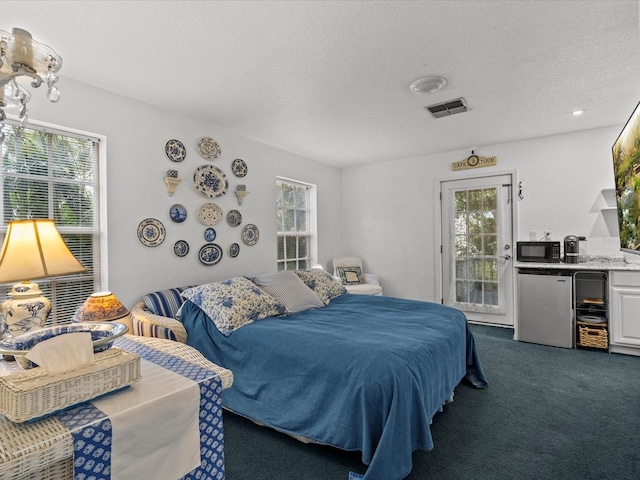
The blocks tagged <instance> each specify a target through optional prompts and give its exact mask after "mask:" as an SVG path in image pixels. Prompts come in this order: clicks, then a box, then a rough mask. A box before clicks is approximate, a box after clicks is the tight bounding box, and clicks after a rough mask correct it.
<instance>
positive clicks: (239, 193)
mask: <svg viewBox="0 0 640 480" xmlns="http://www.w3.org/2000/svg"><path fill="white" fill-rule="evenodd" d="M247 195H249V192H247V186H246V185H238V186H236V197H238V205H240V206H241V205H242V200H244V197H246V196H247Z"/></svg>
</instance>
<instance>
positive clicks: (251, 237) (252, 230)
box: [242, 223, 260, 246]
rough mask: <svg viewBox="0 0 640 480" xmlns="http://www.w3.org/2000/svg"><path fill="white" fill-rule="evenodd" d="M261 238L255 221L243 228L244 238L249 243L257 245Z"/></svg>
mask: <svg viewBox="0 0 640 480" xmlns="http://www.w3.org/2000/svg"><path fill="white" fill-rule="evenodd" d="M259 239H260V232H259V231H258V227H256V226H255V225H254V224H253V223H247V225H245V227H244V229H243V230H242V240H243V241H244V243H246V244H247V245H249V246H251V245H255V244H256V243H258V240H259Z"/></svg>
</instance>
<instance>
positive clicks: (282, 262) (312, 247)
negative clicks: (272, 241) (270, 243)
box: [275, 176, 318, 271]
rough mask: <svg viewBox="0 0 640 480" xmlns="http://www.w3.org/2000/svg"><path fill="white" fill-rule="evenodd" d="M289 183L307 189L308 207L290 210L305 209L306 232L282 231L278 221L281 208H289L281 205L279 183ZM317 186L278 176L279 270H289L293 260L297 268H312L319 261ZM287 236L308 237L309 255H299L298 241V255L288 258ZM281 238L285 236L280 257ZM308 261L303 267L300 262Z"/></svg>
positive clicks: (277, 256)
mask: <svg viewBox="0 0 640 480" xmlns="http://www.w3.org/2000/svg"><path fill="white" fill-rule="evenodd" d="M280 183H282V184H287V185H291V186H294V187H303V188H304V189H305V190H306V203H307V205H306V208H304V209H301V208H299V207H293V208H289V209H288V210H296V211H300V210H303V211H305V212H306V225H307V229H306V231H304V232H296V231H293V232H285V231H280V225H279V222H278V214H279V212H280V210H281V209H287V207H286V206H283V205H280V198H279V194H278V184H280ZM317 204H318V201H317V187H316V185H314V184H312V183H308V182H303V181H300V180H294V179H292V178H287V177H281V176H277V177H276V202H275V206H276V267H277V270H278V271H281V270H287V269H288V268H287V266H288V264H289V263H291V262H295V265H296V267H295V268H296V269H298V268H311V267H312V266H313V265H315V264H317V263H318V260H317V259H318V235H317V223H318V220H317V218H318V216H317ZM286 237H296V238H297V239H299V238H307V256H306V257H300V256H299V255H298V247H299V245H298V243H297V242H296V257H295V258H288V257H287V248H286ZM280 238H284V242H285V243H284V245H283V249H282V251H283V254H284V257H283V258H280V252H279V248H278V247H279V243H280ZM304 261H306V262H307V263H308V265H307V266H306V267H301V265H300V263H301V262H304Z"/></svg>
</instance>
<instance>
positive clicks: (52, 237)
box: [0, 219, 86, 335]
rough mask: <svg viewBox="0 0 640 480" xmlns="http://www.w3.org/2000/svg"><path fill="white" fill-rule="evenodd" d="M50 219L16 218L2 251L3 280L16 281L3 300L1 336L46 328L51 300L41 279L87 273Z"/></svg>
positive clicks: (0, 322) (0, 270) (6, 281)
mask: <svg viewBox="0 0 640 480" xmlns="http://www.w3.org/2000/svg"><path fill="white" fill-rule="evenodd" d="M83 272H86V269H85V268H84V267H83V266H82V264H81V263H80V262H79V261H78V260H76V257H74V256H73V253H71V251H70V250H69V248H68V247H67V245H66V243H64V240H63V239H62V237H61V236H60V234H59V233H58V230H57V229H56V226H55V223H54V222H53V220H50V219H35V220H13V221H11V222H9V223H8V226H7V234H6V236H5V237H4V243H3V244H2V250H0V283H8V282H16V281H18V282H20V283H16V284H15V285H14V286H13V287H12V288H11V291H10V292H9V298H7V299H6V300H5V301H4V302H2V307H1V311H2V319H1V320H0V335H4V334H5V331H8V332H9V333H10V334H12V335H18V334H20V333H24V332H28V331H30V330H33V329H37V328H41V327H44V325H45V324H46V323H47V320H48V319H49V314H50V313H51V302H50V301H49V299H47V298H46V297H44V296H43V295H42V292H41V291H40V287H39V286H38V284H37V283H34V282H32V281H31V280H35V279H38V278H47V277H57V276H60V275H69V274H72V273H83Z"/></svg>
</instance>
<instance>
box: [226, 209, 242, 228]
mask: <svg viewBox="0 0 640 480" xmlns="http://www.w3.org/2000/svg"><path fill="white" fill-rule="evenodd" d="M227 222H229V225H231V226H232V227H237V226H238V225H240V224H241V223H242V214H241V213H240V212H239V211H238V210H229V213H227Z"/></svg>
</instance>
